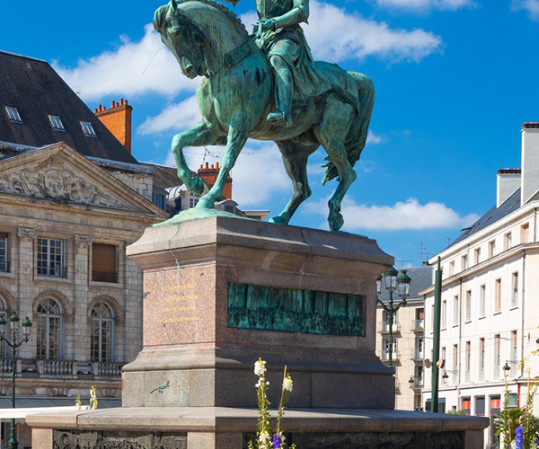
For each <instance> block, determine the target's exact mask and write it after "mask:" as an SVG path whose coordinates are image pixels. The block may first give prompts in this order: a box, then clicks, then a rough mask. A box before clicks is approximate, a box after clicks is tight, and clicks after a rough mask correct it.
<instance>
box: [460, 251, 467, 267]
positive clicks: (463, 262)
mask: <svg viewBox="0 0 539 449" xmlns="http://www.w3.org/2000/svg"><path fill="white" fill-rule="evenodd" d="M460 266H461V267H462V270H463V271H464V270H466V269H467V268H468V255H467V254H465V255H464V256H462V257H461V258H460Z"/></svg>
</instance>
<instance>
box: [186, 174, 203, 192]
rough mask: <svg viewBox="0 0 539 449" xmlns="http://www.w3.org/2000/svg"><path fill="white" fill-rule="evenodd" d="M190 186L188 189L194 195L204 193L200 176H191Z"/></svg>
mask: <svg viewBox="0 0 539 449" xmlns="http://www.w3.org/2000/svg"><path fill="white" fill-rule="evenodd" d="M190 184H191V186H190V187H191V188H189V189H188V190H189V191H190V192H193V193H194V194H195V195H202V194H203V193H204V182H203V181H202V178H201V177H200V176H196V177H194V178H191V183H190Z"/></svg>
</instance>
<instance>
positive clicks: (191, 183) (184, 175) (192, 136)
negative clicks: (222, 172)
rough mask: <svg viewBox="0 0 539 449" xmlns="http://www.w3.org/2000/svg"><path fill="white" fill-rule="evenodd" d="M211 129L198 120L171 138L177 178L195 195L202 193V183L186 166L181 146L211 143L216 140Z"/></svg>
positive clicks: (197, 145)
mask: <svg viewBox="0 0 539 449" xmlns="http://www.w3.org/2000/svg"><path fill="white" fill-rule="evenodd" d="M217 137H218V136H216V135H215V133H214V132H213V130H212V129H211V128H210V127H209V126H207V125H206V124H205V123H204V122H200V123H198V124H196V125H195V126H193V127H192V128H190V129H188V130H187V131H184V132H183V133H180V134H176V135H175V136H174V137H173V139H172V154H173V155H174V159H175V160H176V167H177V168H178V178H180V179H181V180H182V181H183V183H184V184H185V187H186V188H187V190H189V191H190V192H193V193H195V194H196V195H202V193H203V191H204V184H203V182H202V179H201V178H200V177H199V176H194V174H193V172H192V171H191V169H190V168H189V167H188V166H187V162H186V160H185V156H184V155H183V148H184V147H189V146H195V147H200V146H204V145H211V144H212V143H214V142H215V141H216V140H217Z"/></svg>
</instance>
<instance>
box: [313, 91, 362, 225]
mask: <svg viewBox="0 0 539 449" xmlns="http://www.w3.org/2000/svg"><path fill="white" fill-rule="evenodd" d="M352 117H354V110H353V107H352V106H351V105H348V104H343V103H342V102H337V101H335V102H332V101H331V100H329V101H328V104H327V105H326V108H325V110H324V116H323V118H322V121H321V123H320V125H319V126H318V127H317V128H316V129H315V130H314V133H315V136H316V138H317V139H318V141H319V142H320V143H321V144H322V146H323V147H324V149H325V150H326V151H327V153H328V156H329V159H330V160H331V162H333V164H335V167H336V168H337V171H338V173H339V184H338V185H337V189H336V190H335V193H334V194H333V196H332V197H331V198H330V200H329V201H328V206H329V216H328V222H329V227H330V229H331V230H332V231H338V230H339V229H340V228H341V227H342V225H343V224H344V219H343V216H342V214H341V203H342V200H343V198H344V195H345V193H346V191H347V190H348V188H349V187H350V185H351V184H352V183H353V182H354V181H355V179H356V177H357V175H356V172H355V171H354V169H353V168H352V165H350V162H349V161H348V155H347V151H346V147H345V145H344V141H343V139H344V138H345V137H346V135H347V134H348V131H349V127H350V122H351V119H352Z"/></svg>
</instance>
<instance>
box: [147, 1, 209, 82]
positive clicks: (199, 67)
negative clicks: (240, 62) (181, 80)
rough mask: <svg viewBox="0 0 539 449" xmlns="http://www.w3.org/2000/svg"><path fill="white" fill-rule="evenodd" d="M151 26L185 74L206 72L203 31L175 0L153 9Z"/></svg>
mask: <svg viewBox="0 0 539 449" xmlns="http://www.w3.org/2000/svg"><path fill="white" fill-rule="evenodd" d="M153 26H154V28H155V29H156V30H157V31H158V32H159V33H160V34H161V40H162V41H163V43H164V44H165V45H166V46H167V47H168V48H169V49H170V51H172V54H173V55H174V56H175V57H176V60H177V61H178V63H179V64H180V68H181V70H182V73H183V74H184V75H185V76H187V77H188V78H195V77H196V76H203V75H205V74H206V73H207V71H208V68H207V67H206V62H205V58H204V48H203V47H204V44H205V42H206V36H205V34H204V31H203V30H202V28H200V27H199V26H198V25H197V24H196V23H195V22H193V21H192V20H191V19H190V18H189V17H187V15H186V14H185V13H183V12H182V11H181V10H180V8H179V7H178V3H177V2H176V0H170V3H168V4H167V5H164V6H161V7H159V8H158V9H157V10H156V11H155V14H154V19H153Z"/></svg>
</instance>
